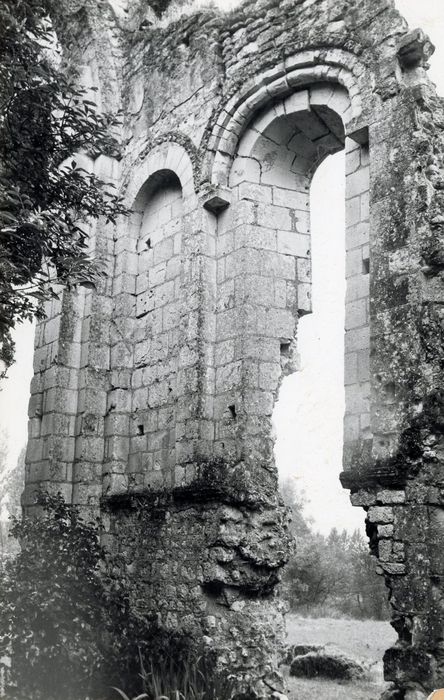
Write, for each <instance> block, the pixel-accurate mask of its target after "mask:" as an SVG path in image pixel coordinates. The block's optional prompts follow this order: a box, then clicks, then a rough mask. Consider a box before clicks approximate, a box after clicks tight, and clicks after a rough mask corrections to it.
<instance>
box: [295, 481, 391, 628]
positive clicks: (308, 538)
mask: <svg viewBox="0 0 444 700" xmlns="http://www.w3.org/2000/svg"><path fill="white" fill-rule="evenodd" d="M285 494H286V496H285V499H286V501H287V505H289V506H290V508H291V510H292V514H293V523H292V532H293V536H294V538H295V554H294V555H293V556H292V558H291V559H290V561H289V563H288V565H287V567H286V570H285V574H284V595H285V597H286V598H287V599H288V601H289V603H290V606H291V609H292V610H293V611H295V612H300V613H304V614H311V615H313V614H322V615H326V616H328V615H332V614H333V615H344V616H351V617H356V618H376V619H384V618H386V617H387V616H388V603H387V592H386V589H385V586H384V582H383V580H382V579H381V577H379V576H377V575H376V573H375V559H374V557H372V556H371V554H370V551H369V547H368V544H367V542H366V540H365V538H364V537H363V535H362V534H361V533H360V532H359V531H358V530H356V531H355V532H354V533H352V534H350V533H348V532H347V531H346V530H343V531H342V532H340V531H338V530H337V529H336V528H332V530H331V531H330V533H329V534H328V535H327V536H324V535H322V534H321V533H319V532H315V531H314V530H313V525H312V523H311V522H310V520H309V519H307V518H306V516H305V514H304V508H305V505H306V500H305V498H304V497H303V496H301V494H298V492H297V491H296V489H294V488H293V487H291V486H289V485H288V484H286V485H285Z"/></svg>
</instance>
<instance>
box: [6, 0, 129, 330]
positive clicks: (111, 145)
mask: <svg viewBox="0 0 444 700" xmlns="http://www.w3.org/2000/svg"><path fill="white" fill-rule="evenodd" d="M49 9H50V0H19V1H18V2H17V0H4V1H3V2H2V3H1V4H0V164H1V165H0V171H1V174H0V308H1V317H0V340H1V333H2V324H4V323H5V321H4V320H2V319H7V320H8V324H9V325H13V324H14V323H15V322H16V321H21V320H24V319H28V318H30V317H32V316H34V315H37V316H39V315H40V316H41V315H42V302H44V301H45V300H46V299H50V298H52V297H53V296H54V291H53V289H54V285H57V284H58V283H60V284H62V285H70V286H73V285H76V284H81V285H83V286H87V287H89V288H92V287H93V286H94V285H95V282H96V279H97V275H98V274H99V275H100V274H103V266H102V268H100V266H99V265H98V264H97V263H96V262H95V261H93V260H92V259H91V258H90V257H87V256H86V255H85V253H86V251H87V249H88V227H87V226H85V222H87V221H88V220H91V219H99V218H102V217H103V219H104V221H105V222H108V223H113V224H114V223H115V222H116V221H117V218H118V217H119V216H120V215H122V214H125V213H126V209H125V207H124V206H123V202H122V199H121V198H120V197H119V195H118V194H117V193H116V192H115V191H113V188H112V187H111V186H110V185H109V184H107V183H105V182H103V181H102V180H101V179H100V178H98V177H97V176H96V175H94V174H93V173H90V172H88V171H87V170H85V169H84V168H82V167H79V166H78V164H77V161H76V158H75V154H77V153H83V154H87V155H89V156H91V157H93V158H95V157H97V156H98V155H99V154H107V155H112V154H114V153H115V152H116V149H117V142H116V140H115V138H114V135H113V134H114V132H115V131H116V128H117V126H118V119H116V118H115V117H114V116H108V115H103V114H101V113H100V112H99V111H98V109H97V107H96V104H95V102H94V101H93V100H91V99H90V94H91V92H94V91H95V90H96V88H94V89H86V88H82V87H79V86H78V85H76V83H75V82H74V81H73V80H72V79H70V78H68V77H67V75H65V74H64V73H62V72H61V71H59V70H58V69H57V68H56V67H55V66H54V65H53V63H52V62H51V60H50V58H49V52H48V50H47V49H48V47H50V46H53V45H54V34H53V30H52V26H51V22H50V20H49ZM48 280H50V281H51V285H52V288H51V285H48Z"/></svg>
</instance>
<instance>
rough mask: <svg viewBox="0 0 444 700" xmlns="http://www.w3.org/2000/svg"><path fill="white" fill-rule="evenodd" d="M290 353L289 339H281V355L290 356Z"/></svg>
mask: <svg viewBox="0 0 444 700" xmlns="http://www.w3.org/2000/svg"><path fill="white" fill-rule="evenodd" d="M290 353H291V343H290V341H289V340H282V341H281V355H282V357H285V358H287V357H290Z"/></svg>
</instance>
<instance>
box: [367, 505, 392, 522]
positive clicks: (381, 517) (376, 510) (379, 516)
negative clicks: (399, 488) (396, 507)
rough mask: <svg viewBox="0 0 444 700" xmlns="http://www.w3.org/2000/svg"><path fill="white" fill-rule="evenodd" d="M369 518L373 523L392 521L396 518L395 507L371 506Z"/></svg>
mask: <svg viewBox="0 0 444 700" xmlns="http://www.w3.org/2000/svg"><path fill="white" fill-rule="evenodd" d="M368 519H369V521H370V522H371V523H383V524H385V523H392V522H393V520H394V514H393V508H390V507H389V506H371V507H370V508H369V510H368Z"/></svg>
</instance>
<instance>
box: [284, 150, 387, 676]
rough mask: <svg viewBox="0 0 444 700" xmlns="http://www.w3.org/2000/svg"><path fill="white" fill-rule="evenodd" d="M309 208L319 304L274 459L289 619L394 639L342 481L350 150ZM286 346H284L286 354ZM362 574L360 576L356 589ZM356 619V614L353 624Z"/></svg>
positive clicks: (360, 521)
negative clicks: (285, 526)
mask: <svg viewBox="0 0 444 700" xmlns="http://www.w3.org/2000/svg"><path fill="white" fill-rule="evenodd" d="M310 209H311V211H310V216H311V239H312V305H313V311H312V313H311V314H306V315H303V316H302V317H301V318H299V321H298V330H297V351H298V354H299V357H300V370H299V371H297V372H295V373H293V374H290V375H289V376H287V377H285V378H284V379H283V382H282V385H281V387H280V391H279V399H278V401H277V403H276V406H275V410H274V415H273V419H274V424H275V430H276V445H275V457H276V464H277V467H278V471H279V477H280V482H281V491H282V495H283V497H284V500H285V501H286V502H287V504H288V505H289V506H290V507H291V510H292V514H293V523H292V525H291V528H292V531H293V535H294V537H295V539H296V547H297V551H296V555H294V557H293V558H292V560H291V561H290V563H289V565H288V567H287V569H286V571H285V573H284V591H285V593H284V595H285V596H286V598H287V599H288V601H289V604H290V609H291V612H292V613H293V614H294V616H295V618H293V616H292V615H291V614H290V615H289V616H288V621H287V625H288V630H289V635H290V638H291V635H292V633H293V634H294V640H293V638H291V641H295V642H298V641H300V634H301V630H300V622H298V621H297V618H298V616H300V615H301V614H302V615H303V616H306V617H307V618H316V619H313V620H307V622H306V623H305V627H306V628H307V629H308V628H309V629H310V632H309V636H308V637H307V642H308V641H309V642H310V643H312V644H315V645H322V644H325V643H326V642H327V643H334V642H335V639H334V637H339V638H341V636H344V635H346V634H349V631H348V632H347V631H346V630H347V629H348V628H347V625H348V624H350V625H353V626H354V627H355V628H356V630H355V631H354V635H356V636H357V637H358V638H360V639H362V646H364V644H365V637H366V634H367V633H366V630H365V624H364V623H360V622H358V620H359V619H361V618H375V619H376V620H377V621H375V622H374V626H375V630H376V629H377V630H378V634H380V635H381V637H382V638H383V639H384V640H386V642H385V643H386V645H387V646H390V644H391V643H392V641H393V635H392V630H391V629H390V626H389V625H388V623H387V622H386V621H385V618H386V616H387V607H388V606H387V593H386V590H385V587H384V584H383V580H382V578H381V577H378V576H377V575H376V573H375V566H376V563H375V560H374V558H372V557H370V555H369V551H368V540H367V537H366V533H365V524H364V517H363V515H362V511H361V512H359V511H358V509H354V508H352V507H351V504H350V501H349V495H348V493H346V492H345V491H344V490H343V489H342V487H341V484H340V482H339V474H340V472H341V471H342V452H343V419H344V410H345V390H344V327H345V325H346V323H345V320H346V319H345V289H346V285H345V279H346V266H345V250H346V240H345V163H344V152H341V153H338V154H335V155H333V156H329V157H328V158H327V159H326V160H325V161H324V162H323V163H322V164H321V165H320V166H319V168H318V169H317V171H316V173H315V175H314V178H313V181H312V184H311V190H310ZM362 264H363V270H362V272H364V263H362ZM358 271H359V273H361V270H360V268H359V270H358ZM368 272H369V270H367V272H366V273H365V274H368ZM286 352H288V346H286V344H285V343H281V355H282V356H285V353H286ZM340 562H341V563H340ZM354 576H356V580H359V581H360V583H359V584H358V585H357V588H356V589H353V590H354V593H351V590H352V587H353V585H354V583H353V581H355V579H353V577H354ZM352 579H353V581H352ZM347 591H348V593H347ZM350 616H351V617H353V618H356V621H355V620H353V622H346V621H345V618H349V617H350ZM319 618H321V620H322V622H321V621H320V620H319ZM331 618H335V619H331ZM293 619H295V620H296V621H295V622H294V626H293V627H292V620H293ZM372 624H373V623H372ZM333 629H334V630H335V631H334V632H333ZM355 641H356V640H355ZM357 643H358V642H357ZM359 644H361V641H359ZM339 645H341V643H339ZM349 651H350V653H352V650H351V649H350V650H349ZM379 664H380V666H382V663H381V662H379ZM378 668H379V667H378ZM378 672H379V671H378Z"/></svg>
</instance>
